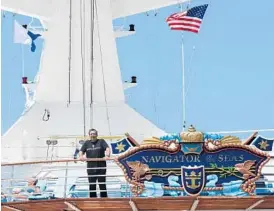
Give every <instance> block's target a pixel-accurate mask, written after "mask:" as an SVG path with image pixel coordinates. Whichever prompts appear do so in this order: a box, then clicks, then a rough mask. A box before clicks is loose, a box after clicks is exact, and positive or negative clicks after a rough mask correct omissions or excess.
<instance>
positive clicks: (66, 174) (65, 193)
mask: <svg viewBox="0 0 274 211" xmlns="http://www.w3.org/2000/svg"><path fill="white" fill-rule="evenodd" d="M67 182H68V162H66V169H65V182H64V198H67Z"/></svg>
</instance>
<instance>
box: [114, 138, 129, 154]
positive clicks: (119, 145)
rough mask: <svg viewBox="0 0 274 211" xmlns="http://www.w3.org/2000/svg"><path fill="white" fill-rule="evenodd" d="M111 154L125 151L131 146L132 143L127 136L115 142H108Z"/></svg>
mask: <svg viewBox="0 0 274 211" xmlns="http://www.w3.org/2000/svg"><path fill="white" fill-rule="evenodd" d="M110 145H111V150H112V154H116V155H117V154H120V153H123V152H126V151H127V150H128V149H129V148H130V147H133V146H134V144H133V143H132V142H131V141H130V140H128V139H127V138H123V139H121V140H119V141H117V142H115V143H110Z"/></svg>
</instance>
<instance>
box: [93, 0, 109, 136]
mask: <svg viewBox="0 0 274 211" xmlns="http://www.w3.org/2000/svg"><path fill="white" fill-rule="evenodd" d="M95 10H96V18H97V21H96V24H97V30H98V40H99V46H100V55H101V67H102V69H101V70H102V76H103V85H104V95H105V103H106V115H107V121H108V130H109V135H110V136H111V131H110V119H109V110H108V103H107V96H106V82H105V74H104V65H103V58H102V55H103V54H102V46H101V38H100V30H99V23H98V8H97V4H96V2H95Z"/></svg>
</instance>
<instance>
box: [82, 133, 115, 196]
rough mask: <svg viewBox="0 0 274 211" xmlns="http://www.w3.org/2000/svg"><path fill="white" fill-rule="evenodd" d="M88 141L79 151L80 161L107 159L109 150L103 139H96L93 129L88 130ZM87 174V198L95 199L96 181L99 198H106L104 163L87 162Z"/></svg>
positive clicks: (96, 134)
mask: <svg viewBox="0 0 274 211" xmlns="http://www.w3.org/2000/svg"><path fill="white" fill-rule="evenodd" d="M89 137H90V140H87V141H86V142H85V143H84V144H83V146H82V148H81V150H80V160H84V159H85V158H84V157H83V155H84V154H86V158H106V159H107V158H109V156H110V149H109V146H108V144H107V143H106V141H105V140H104V139H97V137H98V132H97V130H95V129H90V130H89ZM87 168H88V169H87V173H88V181H89V191H90V192H89V196H90V197H97V195H96V181H97V180H98V183H99V187H100V196H101V197H107V189H106V176H105V175H106V161H88V162H87Z"/></svg>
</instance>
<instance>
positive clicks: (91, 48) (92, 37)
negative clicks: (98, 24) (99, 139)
mask: <svg viewBox="0 0 274 211" xmlns="http://www.w3.org/2000/svg"><path fill="white" fill-rule="evenodd" d="M90 27H91V30H90V31H91V42H90V50H91V54H90V115H89V116H90V127H91V128H93V105H92V103H93V93H92V90H93V89H92V88H93V87H92V85H93V61H94V58H93V56H94V54H93V53H94V52H93V39H94V0H91V23H90Z"/></svg>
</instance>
